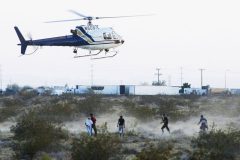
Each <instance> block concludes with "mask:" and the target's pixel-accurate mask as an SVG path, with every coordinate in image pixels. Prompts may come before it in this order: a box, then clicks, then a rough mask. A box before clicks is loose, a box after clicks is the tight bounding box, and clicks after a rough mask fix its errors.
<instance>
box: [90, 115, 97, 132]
mask: <svg viewBox="0 0 240 160" xmlns="http://www.w3.org/2000/svg"><path fill="white" fill-rule="evenodd" d="M90 117H91V120H92V122H93V124H92V129H93V130H94V135H95V136H97V127H96V121H97V120H96V118H95V117H94V116H93V114H92V113H91V114H90Z"/></svg>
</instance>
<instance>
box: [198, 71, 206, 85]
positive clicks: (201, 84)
mask: <svg viewBox="0 0 240 160" xmlns="http://www.w3.org/2000/svg"><path fill="white" fill-rule="evenodd" d="M199 70H200V71H201V88H202V86H203V71H204V70H205V69H203V68H200V69H199Z"/></svg>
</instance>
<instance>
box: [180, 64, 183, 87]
mask: <svg viewBox="0 0 240 160" xmlns="http://www.w3.org/2000/svg"><path fill="white" fill-rule="evenodd" d="M180 70H181V86H183V67H181V68H180Z"/></svg>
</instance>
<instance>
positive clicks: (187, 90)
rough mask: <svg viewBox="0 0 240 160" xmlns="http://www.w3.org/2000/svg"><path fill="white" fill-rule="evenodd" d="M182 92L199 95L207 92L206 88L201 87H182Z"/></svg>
mask: <svg viewBox="0 0 240 160" xmlns="http://www.w3.org/2000/svg"><path fill="white" fill-rule="evenodd" d="M184 94H185V95H190V94H191V95H199V96H204V95H207V94H208V90H207V89H201V88H184Z"/></svg>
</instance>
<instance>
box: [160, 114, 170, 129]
mask: <svg viewBox="0 0 240 160" xmlns="http://www.w3.org/2000/svg"><path fill="white" fill-rule="evenodd" d="M162 123H163V126H162V128H161V129H162V133H164V128H166V129H167V130H168V132H169V133H170V129H169V128H168V117H167V116H166V114H165V113H163V116H162Z"/></svg>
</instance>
